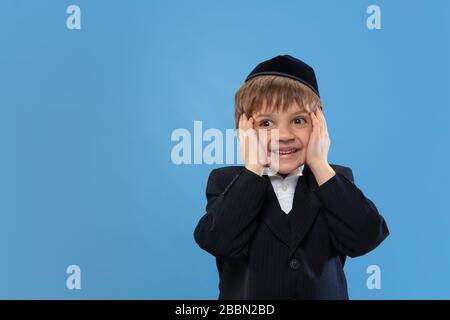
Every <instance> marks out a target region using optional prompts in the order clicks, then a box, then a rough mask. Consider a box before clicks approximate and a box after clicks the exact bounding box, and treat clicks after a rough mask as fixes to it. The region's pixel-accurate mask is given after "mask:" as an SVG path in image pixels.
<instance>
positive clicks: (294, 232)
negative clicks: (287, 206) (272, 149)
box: [261, 164, 321, 256]
mask: <svg viewBox="0 0 450 320" xmlns="http://www.w3.org/2000/svg"><path fill="white" fill-rule="evenodd" d="M263 177H264V178H265V179H267V180H268V181H269V182H270V179H269V177H268V176H267V175H264V176H263ZM314 188H317V182H316V179H315V177H314V175H313V173H312V171H311V169H310V168H309V167H308V166H307V165H306V164H305V167H304V170H303V175H302V176H300V177H299V179H298V182H297V185H296V187H295V193H294V202H293V205H292V210H291V211H290V212H289V214H285V213H284V212H283V211H282V209H281V207H280V204H279V202H278V199H277V196H276V194H275V191H274V190H273V187H272V185H271V186H270V188H269V196H268V197H267V200H266V201H267V202H266V204H265V206H264V209H263V212H262V216H261V217H262V220H263V221H264V222H265V223H266V224H267V226H268V227H269V228H270V229H271V230H272V232H273V233H274V234H275V235H276V236H277V238H279V239H280V240H281V241H282V242H283V243H284V244H285V245H286V246H287V247H289V255H290V256H292V255H293V254H294V252H295V250H296V249H297V247H298V246H299V245H300V243H301V242H302V240H303V239H304V238H305V236H306V234H307V233H308V231H309V229H310V228H311V226H312V224H313V222H314V219H315V218H316V216H317V213H318V212H319V209H320V207H321V203H320V201H319V199H317V197H316V196H315V195H314V193H313V192H312V190H314Z"/></svg>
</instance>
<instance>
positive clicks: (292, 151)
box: [274, 149, 297, 155]
mask: <svg viewBox="0 0 450 320" xmlns="http://www.w3.org/2000/svg"><path fill="white" fill-rule="evenodd" d="M295 151H297V149H290V150H274V152H275V153H278V154H282V155H284V154H291V153H294V152H295Z"/></svg>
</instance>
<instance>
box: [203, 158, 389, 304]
mask: <svg viewBox="0 0 450 320" xmlns="http://www.w3.org/2000/svg"><path fill="white" fill-rule="evenodd" d="M331 166H332V168H333V169H334V170H335V172H336V175H335V176H334V177H332V178H331V179H330V180H328V181H327V182H325V183H324V184H323V185H321V186H320V187H318V185H317V182H316V180H315V177H314V175H313V173H312V171H311V169H310V168H309V167H308V166H307V165H306V164H305V168H304V170H303V176H300V177H299V180H298V182H297V186H296V189H295V195H294V202H293V207H292V210H291V211H290V212H289V214H288V215H286V214H285V213H284V212H283V211H282V210H281V208H280V205H279V203H278V200H277V197H276V195H275V192H274V190H273V187H272V185H271V183H270V180H269V177H268V176H262V177H260V176H258V175H256V174H255V173H253V172H251V171H249V170H247V169H246V168H245V167H243V166H232V167H224V168H218V169H214V170H213V171H212V172H211V174H210V176H209V178H208V184H207V188H206V197H207V201H208V203H207V206H206V213H205V215H204V216H203V217H202V218H201V219H200V221H199V222H198V225H197V227H196V228H195V231H194V238H195V241H196V242H197V243H198V245H199V246H200V247H201V248H202V249H204V250H206V251H207V252H209V253H211V254H212V255H214V256H215V257H216V264H217V268H218V271H219V277H220V283H219V290H220V294H219V299H348V293H347V282H346V278H345V275H344V272H343V266H344V263H345V258H346V256H350V257H357V256H360V255H363V254H365V253H367V252H369V251H371V250H372V249H374V248H375V247H376V246H378V245H379V244H380V243H381V242H382V241H383V240H384V239H385V238H386V237H387V236H388V234H389V231H388V228H387V225H386V222H385V221H384V219H383V217H382V216H381V215H380V214H379V213H378V210H377V208H376V207H375V205H374V203H373V202H372V201H370V200H369V199H367V198H366V197H365V196H364V194H363V192H362V191H361V190H360V189H359V188H358V187H357V186H356V185H355V184H354V181H353V174H352V171H351V169H350V168H348V167H344V166H339V165H333V164H332V165H331Z"/></svg>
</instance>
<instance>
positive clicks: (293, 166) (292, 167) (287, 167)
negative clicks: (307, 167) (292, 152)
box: [278, 161, 303, 174]
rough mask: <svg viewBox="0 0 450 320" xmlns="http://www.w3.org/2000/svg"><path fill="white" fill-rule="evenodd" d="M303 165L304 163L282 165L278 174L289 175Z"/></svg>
mask: <svg viewBox="0 0 450 320" xmlns="http://www.w3.org/2000/svg"><path fill="white" fill-rule="evenodd" d="M302 164H303V162H302V161H296V162H287V163H283V162H281V163H280V166H279V168H278V172H279V173H281V174H289V173H291V172H292V171H294V170H295V169H297V168H298V167H300V166H301V165H302Z"/></svg>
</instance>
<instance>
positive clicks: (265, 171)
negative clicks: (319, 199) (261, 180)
mask: <svg viewBox="0 0 450 320" xmlns="http://www.w3.org/2000/svg"><path fill="white" fill-rule="evenodd" d="M304 168H305V164H303V165H301V166H300V167H298V168H297V169H295V170H294V171H292V172H291V173H289V175H288V176H287V177H292V176H303V169H304ZM263 175H267V176H269V177H270V176H279V177H281V176H280V175H279V174H278V172H277V171H275V170H273V169H272V168H271V167H264V168H263Z"/></svg>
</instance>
